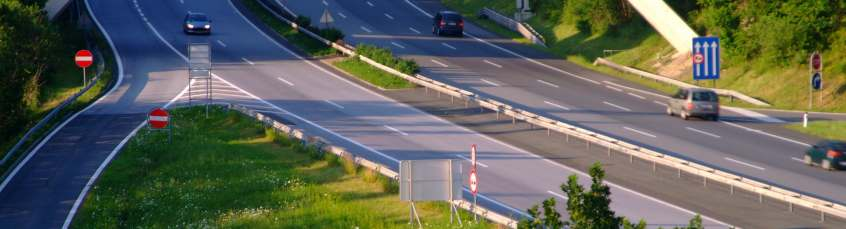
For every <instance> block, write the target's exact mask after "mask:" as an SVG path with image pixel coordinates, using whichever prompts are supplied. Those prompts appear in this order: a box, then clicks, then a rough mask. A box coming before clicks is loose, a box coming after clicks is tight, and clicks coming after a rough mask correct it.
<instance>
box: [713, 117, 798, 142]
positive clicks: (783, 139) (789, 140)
mask: <svg viewBox="0 0 846 229" xmlns="http://www.w3.org/2000/svg"><path fill="white" fill-rule="evenodd" d="M720 122H721V123H724V124H726V125H729V126H733V127H737V128H740V129H744V130H746V131H749V132H755V133H758V134H762V135H766V136H770V137H773V138H776V139H780V140H782V141H786V142H792V143H795V144H798V145H802V146H805V147H811V144H808V143H804V142H800V141H796V140H793V139H789V138H785V137H782V136H778V135H775V134H771V133H767V132H764V131H761V130H756V129H752V128H749V127H745V126H742V125H739V124H735V123H731V122H726V121H720Z"/></svg>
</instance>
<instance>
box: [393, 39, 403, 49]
mask: <svg viewBox="0 0 846 229" xmlns="http://www.w3.org/2000/svg"><path fill="white" fill-rule="evenodd" d="M391 44H392V45H394V46H397V47H399V48H401V49H405V46H402V45H400V44H398V43H396V42H393V41H391Z"/></svg>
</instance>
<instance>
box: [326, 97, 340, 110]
mask: <svg viewBox="0 0 846 229" xmlns="http://www.w3.org/2000/svg"><path fill="white" fill-rule="evenodd" d="M323 102H326V103H328V104H332V106H335V107H337V108H339V109H344V106H341V105H340V104H337V103H335V102H332V101H329V100H327V99H324V100H323Z"/></svg>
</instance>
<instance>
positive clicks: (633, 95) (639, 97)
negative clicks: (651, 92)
mask: <svg viewBox="0 0 846 229" xmlns="http://www.w3.org/2000/svg"><path fill="white" fill-rule="evenodd" d="M627 94H629V95H631V96H632V97H635V98H638V99H646V97H643V96H640V95H638V94H635V93H631V92H629V93H627Z"/></svg>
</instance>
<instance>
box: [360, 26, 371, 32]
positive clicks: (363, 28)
mask: <svg viewBox="0 0 846 229" xmlns="http://www.w3.org/2000/svg"><path fill="white" fill-rule="evenodd" d="M359 28H361V30H364V31H365V32H368V33H372V32H373V31H371V30H370V29H368V28H367V27H364V26H361V27H359Z"/></svg>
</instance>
